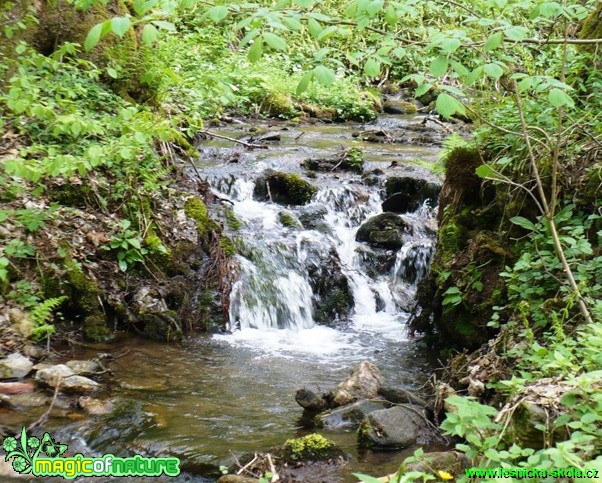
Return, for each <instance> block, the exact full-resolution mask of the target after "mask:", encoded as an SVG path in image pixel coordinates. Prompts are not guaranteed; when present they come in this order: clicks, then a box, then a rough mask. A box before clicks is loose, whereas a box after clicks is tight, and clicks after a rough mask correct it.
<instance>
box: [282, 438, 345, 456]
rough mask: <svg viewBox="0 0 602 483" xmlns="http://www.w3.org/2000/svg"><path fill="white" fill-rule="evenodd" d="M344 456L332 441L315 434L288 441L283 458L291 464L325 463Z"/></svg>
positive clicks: (284, 447) (283, 451)
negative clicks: (324, 461) (303, 462)
mask: <svg viewBox="0 0 602 483" xmlns="http://www.w3.org/2000/svg"><path fill="white" fill-rule="evenodd" d="M342 454H343V453H342V451H341V450H340V449H338V448H337V446H336V445H335V444H334V443H333V442H332V441H330V440H328V439H326V438H325V437H324V436H322V435H320V434H315V433H314V434H308V435H307V436H303V437H301V438H294V439H289V440H287V441H286V443H284V446H283V447H282V452H281V457H282V458H283V459H284V460H286V461H291V462H301V461H323V460H328V459H330V458H334V457H337V456H340V455H342Z"/></svg>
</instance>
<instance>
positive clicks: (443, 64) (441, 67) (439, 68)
mask: <svg viewBox="0 0 602 483" xmlns="http://www.w3.org/2000/svg"><path fill="white" fill-rule="evenodd" d="M448 66H449V63H448V62H447V59H446V58H445V57H437V58H436V59H435V60H433V61H432V62H431V65H430V66H429V72H430V73H431V74H432V75H433V76H435V77H441V76H442V75H443V74H445V73H446V72H447V68H448Z"/></svg>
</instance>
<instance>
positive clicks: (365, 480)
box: [353, 473, 382, 483]
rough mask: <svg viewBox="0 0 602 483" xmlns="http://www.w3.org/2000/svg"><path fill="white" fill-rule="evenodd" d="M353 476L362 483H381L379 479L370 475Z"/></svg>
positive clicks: (359, 474)
mask: <svg viewBox="0 0 602 483" xmlns="http://www.w3.org/2000/svg"><path fill="white" fill-rule="evenodd" d="M353 476H355V477H356V478H357V479H358V480H360V481H361V482H362V483H382V482H381V480H380V479H378V478H374V477H373V476H370V475H365V474H363V473H353Z"/></svg>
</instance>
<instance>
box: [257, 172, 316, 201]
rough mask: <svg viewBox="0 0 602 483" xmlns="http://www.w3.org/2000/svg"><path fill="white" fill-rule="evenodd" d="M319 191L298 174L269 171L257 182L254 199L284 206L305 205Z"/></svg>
mask: <svg viewBox="0 0 602 483" xmlns="http://www.w3.org/2000/svg"><path fill="white" fill-rule="evenodd" d="M317 191H318V188H316V187H315V186H314V185H313V184H311V183H310V182H309V181H307V180H304V179H303V178H302V177H301V176H299V175H298V174H294V173H282V172H280V171H274V170H273V169H268V170H266V171H265V172H264V173H263V174H262V175H261V176H260V177H259V178H257V180H256V181H255V188H254V190H253V197H254V198H255V199H256V200H259V201H273V202H274V203H280V204H284V205H305V204H307V203H309V202H310V200H311V199H312V197H313V196H314V195H315V194H316V193H317Z"/></svg>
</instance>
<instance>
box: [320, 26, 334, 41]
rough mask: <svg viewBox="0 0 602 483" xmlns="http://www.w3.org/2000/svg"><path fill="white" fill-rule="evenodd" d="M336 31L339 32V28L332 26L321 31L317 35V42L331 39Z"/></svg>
mask: <svg viewBox="0 0 602 483" xmlns="http://www.w3.org/2000/svg"><path fill="white" fill-rule="evenodd" d="M338 31H339V28H338V27H336V26H334V25H331V26H330V27H326V28H325V29H324V30H322V32H320V33H319V34H318V37H317V40H319V41H320V42H322V41H324V40H328V39H329V38H330V37H332V36H333V35H334V34H336V33H337V32H338Z"/></svg>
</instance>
